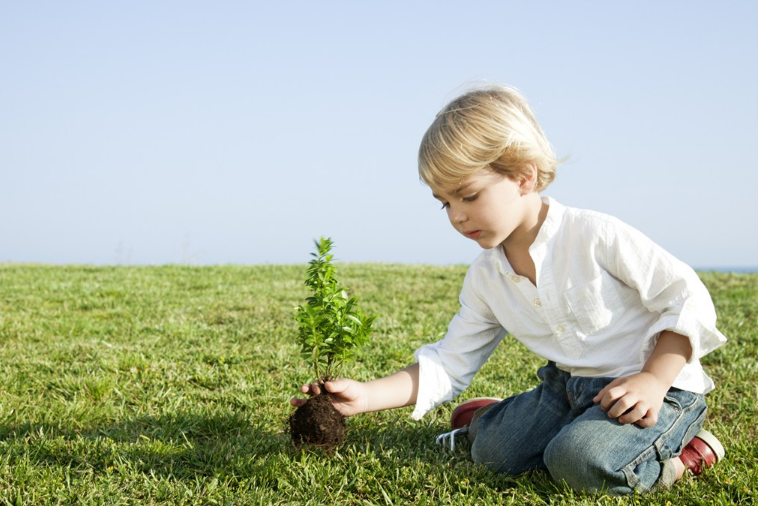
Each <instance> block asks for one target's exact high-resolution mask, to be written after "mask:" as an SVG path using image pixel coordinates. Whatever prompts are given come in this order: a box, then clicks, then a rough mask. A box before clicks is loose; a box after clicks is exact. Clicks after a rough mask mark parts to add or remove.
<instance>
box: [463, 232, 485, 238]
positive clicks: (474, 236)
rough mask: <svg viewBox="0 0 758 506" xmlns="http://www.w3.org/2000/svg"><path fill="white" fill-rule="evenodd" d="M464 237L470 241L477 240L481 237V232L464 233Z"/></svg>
mask: <svg viewBox="0 0 758 506" xmlns="http://www.w3.org/2000/svg"><path fill="white" fill-rule="evenodd" d="M466 235H467V236H469V237H470V238H472V239H478V238H479V236H480V235H482V231H481V230H474V231H473V232H466Z"/></svg>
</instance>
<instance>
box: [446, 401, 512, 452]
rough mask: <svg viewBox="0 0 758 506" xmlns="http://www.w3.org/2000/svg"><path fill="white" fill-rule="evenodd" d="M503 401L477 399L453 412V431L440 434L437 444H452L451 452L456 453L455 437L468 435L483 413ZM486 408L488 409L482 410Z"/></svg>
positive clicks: (451, 420) (451, 419)
mask: <svg viewBox="0 0 758 506" xmlns="http://www.w3.org/2000/svg"><path fill="white" fill-rule="evenodd" d="M502 400H503V399H500V398H497V397H476V398H474V399H469V400H467V401H466V402H464V403H462V404H461V405H460V406H458V407H457V408H455V409H454V410H453V415H452V416H451V417H450V426H451V427H452V428H453V430H452V431H450V432H446V433H445V434H440V435H439V436H437V439H436V440H435V442H436V443H437V444H439V445H442V446H445V445H447V444H448V443H449V444H450V451H455V436H457V435H458V434H468V431H469V429H468V427H469V425H471V423H472V422H473V421H474V420H476V418H478V417H480V416H482V413H484V412H485V411H487V409H489V408H488V407H487V406H489V407H492V406H494V405H495V404H497V403H498V402H500V401H502ZM482 408H486V409H482Z"/></svg>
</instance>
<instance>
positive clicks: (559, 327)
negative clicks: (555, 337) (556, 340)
mask: <svg viewBox="0 0 758 506" xmlns="http://www.w3.org/2000/svg"><path fill="white" fill-rule="evenodd" d="M564 330H566V329H564V328H563V325H558V326H557V327H555V332H556V334H563V331H564Z"/></svg>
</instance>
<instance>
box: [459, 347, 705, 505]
mask: <svg viewBox="0 0 758 506" xmlns="http://www.w3.org/2000/svg"><path fill="white" fill-rule="evenodd" d="M537 375H538V376H539V377H540V379H541V380H542V384H540V385H539V386H538V387H537V388H535V389H534V390H532V391H530V392H526V393H523V394H519V395H515V396H513V397H509V398H508V399H505V400H503V401H502V402H500V403H498V404H496V405H495V406H493V407H492V408H491V409H489V411H487V412H486V413H484V414H483V415H482V416H481V417H480V418H479V420H478V422H477V423H476V424H475V426H472V427H471V429H470V432H469V438H470V439H472V446H471V457H472V459H473V460H474V462H476V463H480V464H484V465H486V466H487V467H489V468H491V469H492V470H494V471H496V472H501V473H506V474H509V475H517V474H520V473H523V472H525V471H531V470H536V469H542V470H547V471H548V472H549V473H550V474H551V476H552V477H553V478H554V479H555V480H557V481H564V482H566V483H567V484H568V485H569V486H570V487H571V488H573V489H575V490H580V491H587V492H605V493H608V494H611V495H624V494H630V493H633V492H635V491H636V492H643V493H644V492H650V491H652V490H654V489H655V488H657V487H669V486H671V485H672V484H673V483H674V481H675V476H674V475H675V472H674V469H673V465H672V464H671V463H670V462H668V463H666V462H665V461H666V460H668V459H671V458H674V457H676V456H678V455H679V454H680V453H681V451H682V448H683V447H684V445H685V444H686V443H688V442H689V441H690V440H691V439H692V438H693V437H694V436H695V434H697V432H698V430H700V428H701V426H702V425H703V420H704V419H705V411H706V406H705V399H704V398H703V396H702V395H700V394H695V393H692V392H687V391H684V390H678V389H676V388H672V389H671V390H669V392H668V394H667V395H666V398H665V401H664V403H663V406H662V407H661V411H660V413H659V415H658V423H656V424H655V425H654V426H652V427H648V428H641V427H639V426H637V425H634V424H627V425H622V424H621V423H619V422H618V421H617V420H614V419H611V418H609V417H608V414H607V413H606V412H605V411H603V410H602V409H601V408H600V405H599V404H595V403H593V402H592V398H593V397H595V395H597V393H598V392H599V391H600V390H602V389H603V387H605V385H607V384H608V383H610V382H611V381H613V379H614V378H581V377H572V376H571V375H570V374H569V373H566V372H564V371H561V370H560V369H558V368H557V367H556V366H555V364H554V363H552V362H548V364H547V365H545V366H544V367H541V368H540V369H539V371H538V373H537Z"/></svg>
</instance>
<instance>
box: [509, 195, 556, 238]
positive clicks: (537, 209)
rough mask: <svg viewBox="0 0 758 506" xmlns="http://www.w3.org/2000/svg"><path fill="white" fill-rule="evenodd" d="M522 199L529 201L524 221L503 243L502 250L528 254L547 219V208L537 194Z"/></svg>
mask: <svg viewBox="0 0 758 506" xmlns="http://www.w3.org/2000/svg"><path fill="white" fill-rule="evenodd" d="M524 198H528V199H530V201H529V203H528V204H527V209H526V212H525V213H524V220H523V221H522V223H521V225H520V226H519V227H518V228H517V229H516V230H514V231H513V233H512V234H511V235H510V236H509V237H508V238H507V239H506V240H505V241H503V248H505V249H506V250H511V251H519V250H520V251H524V252H528V251H529V247H530V246H531V245H532V244H533V243H534V241H535V240H536V239H537V235H538V234H539V233H540V228H541V227H542V224H543V223H544V222H545V218H547V211H548V208H549V206H548V205H547V204H546V203H544V202H543V201H542V197H540V195H539V194H538V193H530V194H529V195H527V196H526V197H524Z"/></svg>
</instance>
